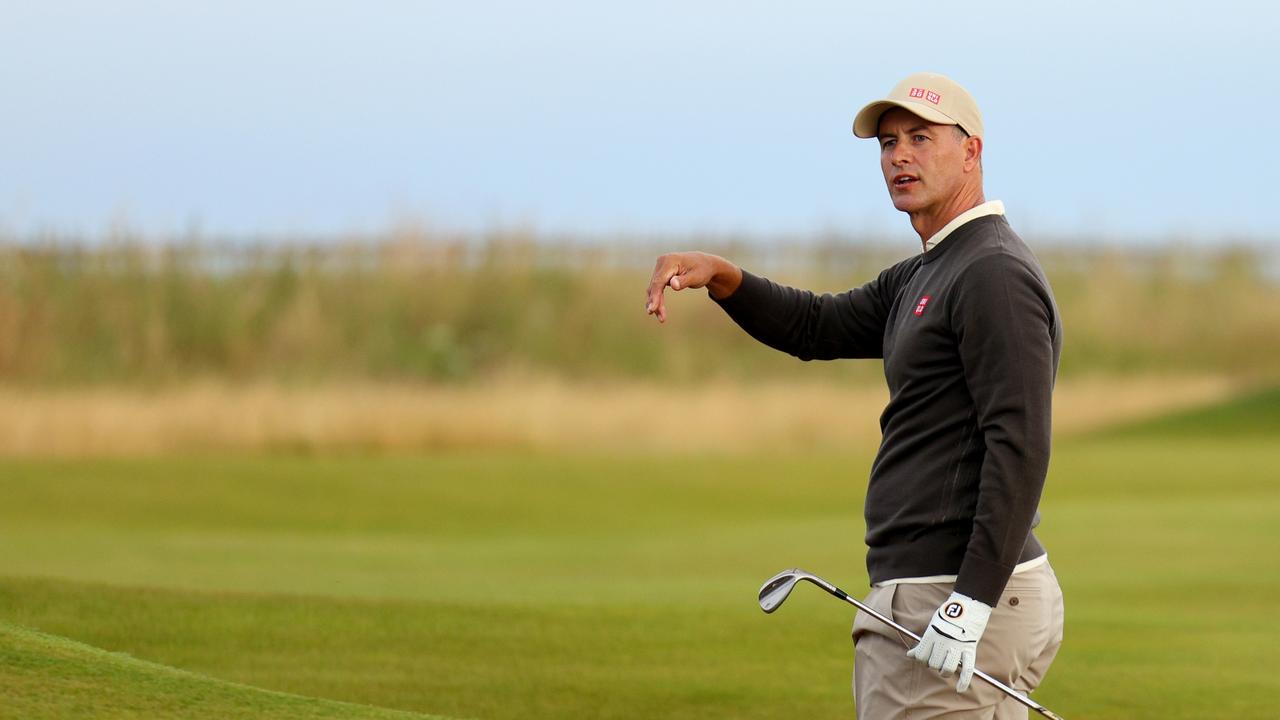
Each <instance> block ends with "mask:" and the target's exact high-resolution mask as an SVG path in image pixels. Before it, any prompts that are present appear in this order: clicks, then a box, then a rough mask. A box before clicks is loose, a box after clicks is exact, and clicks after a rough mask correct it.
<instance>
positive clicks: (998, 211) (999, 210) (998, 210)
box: [924, 200, 1004, 252]
mask: <svg viewBox="0 0 1280 720" xmlns="http://www.w3.org/2000/svg"><path fill="white" fill-rule="evenodd" d="M1003 214H1004V203H1002V202H1000V201H999V200H988V201H987V202H984V203H982V204H981V205H976V206H974V207H971V208H969V209H968V210H965V211H964V212H962V213H960V214H959V215H957V216H955V218H954V219H952V221H951V222H949V223H947V224H946V225H943V226H942V229H941V230H939V231H938V232H936V233H934V234H933V237H931V238H929V239H928V240H926V241H925V243H924V251H925V252H929V251H930V250H932V249H934V248H935V247H937V245H938V243H940V242H942V241H943V240H946V239H947V236H948V235H950V234H951V233H952V232H953V231H954V230H955V229H956V228H958V227H960V226H961V225H963V224H965V223H967V222H969V221H970V220H977V219H978V218H980V217H985V216H987V215H1003Z"/></svg>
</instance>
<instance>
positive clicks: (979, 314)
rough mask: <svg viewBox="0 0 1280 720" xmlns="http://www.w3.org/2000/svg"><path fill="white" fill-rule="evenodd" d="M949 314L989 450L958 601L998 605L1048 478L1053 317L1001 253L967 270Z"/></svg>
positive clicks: (1044, 292)
mask: <svg viewBox="0 0 1280 720" xmlns="http://www.w3.org/2000/svg"><path fill="white" fill-rule="evenodd" d="M951 313H952V322H953V327H954V328H955V330H956V334H957V341H958V345H959V353H960V361H961V363H962V364H963V367H964V378H965V383H966V385H967V386H968V389H969V393H970V396H971V397H972V398H973V403H974V411H975V414H976V422H977V424H978V428H979V431H980V432H981V437H982V439H983V442H984V443H985V448H986V455H985V457H984V459H983V463H982V469H981V471H980V475H979V479H978V499H977V509H976V512H975V516H974V522H973V532H972V534H971V536H970V538H969V543H968V546H967V548H966V550H965V555H964V560H963V562H962V563H961V566H960V573H959V578H958V579H957V581H956V591H957V592H960V593H963V594H965V595H968V596H970V597H972V598H975V599H977V600H980V601H982V602H985V603H987V604H988V605H995V604H996V603H997V602H998V601H999V599H1000V594H1001V593H1002V592H1003V591H1004V587H1005V585H1006V584H1007V583H1008V581H1009V577H1010V575H1011V574H1012V573H1013V568H1014V566H1015V565H1016V564H1017V563H1018V560H1019V557H1020V556H1021V554H1022V551H1023V547H1024V545H1025V544H1026V542H1027V538H1028V536H1029V535H1030V533H1031V525H1032V522H1033V518H1034V517H1035V513H1036V508H1037V506H1038V505H1039V503H1040V494H1041V491H1042V490H1043V488H1044V481H1045V474H1046V473H1047V472H1048V469H1049V444H1050V420H1051V417H1050V415H1051V398H1052V393H1053V381H1054V374H1055V371H1056V362H1055V355H1054V337H1055V333H1056V332H1057V328H1056V326H1055V325H1056V322H1057V320H1056V313H1055V311H1054V305H1053V298H1052V295H1051V294H1050V292H1049V290H1048V286H1047V284H1046V283H1045V282H1044V281H1043V276H1041V275H1040V274H1039V273H1037V272H1035V271H1033V270H1032V269H1031V268H1030V267H1028V265H1027V264H1025V263H1024V261H1022V260H1020V259H1018V258H1017V257H1015V256H1013V255H1009V254H1005V253H999V254H994V255H989V256H986V257H983V258H980V259H978V260H976V261H975V262H974V263H973V264H972V265H970V266H969V268H967V269H966V271H965V272H964V273H963V275H962V280H961V282H960V292H959V293H958V294H957V295H956V296H955V297H954V303H953V305H952V308H951Z"/></svg>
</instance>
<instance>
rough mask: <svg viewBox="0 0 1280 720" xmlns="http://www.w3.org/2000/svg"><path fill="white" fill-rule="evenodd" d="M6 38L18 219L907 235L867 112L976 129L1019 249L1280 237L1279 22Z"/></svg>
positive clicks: (209, 15)
mask: <svg viewBox="0 0 1280 720" xmlns="http://www.w3.org/2000/svg"><path fill="white" fill-rule="evenodd" d="M2 17H3V20H2V21H0V87H2V88H3V92H4V97H5V100H6V102H5V117H4V120H3V121H2V122H3V128H4V141H3V142H0V229H5V230H8V231H10V232H18V233H29V232H35V231H38V230H42V229H54V230H58V231H62V232H75V233H87V234H95V233H101V232H103V231H104V230H105V229H106V228H108V227H110V226H111V225H112V224H113V223H119V222H121V221H128V223H129V224H131V225H132V226H134V227H137V228H141V229H143V230H146V231H148V232H153V233H165V232H172V231H175V230H176V231H181V230H184V229H188V228H191V227H198V228H200V229H201V230H202V231H204V232H208V233H218V234H223V233H228V234H233V235H251V234H258V233H274V234H285V233H294V232H300V233H340V232H343V231H348V230H358V231H370V230H377V229H379V228H383V227H386V226H387V225H389V224H396V223H401V222H406V221H423V222H425V223H426V224H427V225H428V227H438V228H448V229H460V230H483V229H485V228H491V227H494V226H500V225H531V226H533V227H535V228H538V229H541V230H544V231H548V232H562V231H563V232H578V233H609V232H612V231H616V230H624V231H629V232H633V233H634V232H641V233H644V232H664V233H681V232H689V231H710V232H738V231H742V232H751V233H763V234H771V233H790V232H800V233H803V232H810V231H815V230H828V229H838V230H842V231H848V232H852V233H859V232H868V233H886V232H888V233H892V234H903V235H908V234H909V232H910V231H909V227H908V225H907V223H906V220H905V217H903V216H901V215H900V214H898V213H896V212H895V211H894V210H893V209H892V207H891V206H890V204H889V202H888V197H887V193H886V191H885V189H884V187H883V184H882V181H881V179H880V175H879V170H878V165H877V151H876V148H875V143H874V142H872V141H861V140H857V139H855V138H854V137H853V136H852V135H851V134H850V132H849V123H850V122H851V120H852V117H853V114H854V113H855V112H856V111H857V109H858V108H859V107H860V106H861V105H862V104H863V103H864V102H866V101H868V100H870V99H873V98H875V97H877V96H880V95H882V94H883V93H885V92H887V91H888V89H889V88H890V87H892V86H893V84H894V83H895V82H896V81H897V80H898V79H900V77H902V76H904V75H906V74H908V73H910V72H914V71H917V70H933V71H937V72H943V73H946V74H949V75H951V76H952V77H954V78H955V79H957V80H958V81H959V82H961V83H962V84H964V85H965V86H966V87H967V88H968V89H969V90H970V91H971V92H972V93H973V94H974V95H975V96H976V97H977V99H978V101H979V103H980V105H981V106H982V110H983V113H984V115H985V120H986V127H987V136H988V137H987V145H986V157H985V168H986V178H987V196H988V197H989V198H999V199H1002V200H1004V201H1005V204H1006V206H1007V207H1008V211H1009V215H1010V218H1011V220H1012V221H1013V222H1014V224H1015V227H1017V228H1018V229H1019V230H1021V231H1022V233H1023V234H1024V235H1075V236H1080V237H1083V238H1085V239H1088V238H1098V239H1107V238H1115V237H1133V238H1150V237H1164V236H1170V235H1174V236H1179V237H1183V238H1188V239H1199V240H1201V241H1210V242H1212V241H1216V240H1221V239H1224V238H1226V239H1230V238H1235V237H1241V236H1244V237H1249V238H1253V239H1262V240H1271V239H1276V238H1278V237H1280V221H1278V220H1277V216H1276V212H1275V207H1276V205H1277V204H1280V203H1277V201H1278V200H1280V191H1278V190H1277V188H1280V150H1278V147H1280V137H1278V133H1277V128H1278V127H1280V122H1277V117H1280V112H1278V111H1280V92H1278V91H1277V90H1276V78H1277V77H1280V72H1278V71H1280V53H1277V52H1276V50H1275V47H1276V42H1277V40H1276V38H1277V36H1278V35H1277V33H1278V31H1280V10H1277V9H1276V6H1275V5H1274V4H1270V3H1245V2H1233V1H1232V0H1225V1H1223V2H1217V3H1205V2H1197V3H1180V2H1163V3H1121V2H1114V1H1113V2H1074V3H1069V4H1067V3H1062V4H1057V3H1055V4H1049V3H1026V2H1007V3H985V4H984V3H968V4H965V3H955V2H947V3H933V2H913V3H886V2H879V3H853V2H824V3H818V2H796V3H787V4H783V3H764V2H644V3H603V2H557V1H554V0H552V1H549V2H538V3H526V2H483V1H477V2H466V3H461V2H459V3H438V2H404V1H401V2H393V1H385V2H377V1H369V2H359V3H357V2H271V1H270V0H259V1H257V2H242V1H239V0H231V1H226V2H219V3H193V2H187V3H182V2H127V1H126V2H101V1H94V2H58V1H57V0H49V1H48V2H41V3H21V4H19V3H14V2H9V3H6V7H5V9H4V11H3V13H2Z"/></svg>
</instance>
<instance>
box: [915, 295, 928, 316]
mask: <svg viewBox="0 0 1280 720" xmlns="http://www.w3.org/2000/svg"><path fill="white" fill-rule="evenodd" d="M928 304H929V296H928V295H925V296H924V297H922V298H920V301H919V302H917V303H916V317H920V316H921V315H923V314H924V306H925V305H928Z"/></svg>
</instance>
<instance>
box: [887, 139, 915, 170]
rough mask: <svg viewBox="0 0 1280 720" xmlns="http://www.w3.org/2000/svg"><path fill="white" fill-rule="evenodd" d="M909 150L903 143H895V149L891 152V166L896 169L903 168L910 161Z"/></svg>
mask: <svg viewBox="0 0 1280 720" xmlns="http://www.w3.org/2000/svg"><path fill="white" fill-rule="evenodd" d="M910 159H911V158H910V155H909V154H908V149H907V148H906V147H905V146H904V144H903V143H894V144H893V148H892V149H890V150H889V164H890V165H893V166H894V167H902V166H904V165H906V164H907V162H908V161H909V160H910Z"/></svg>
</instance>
